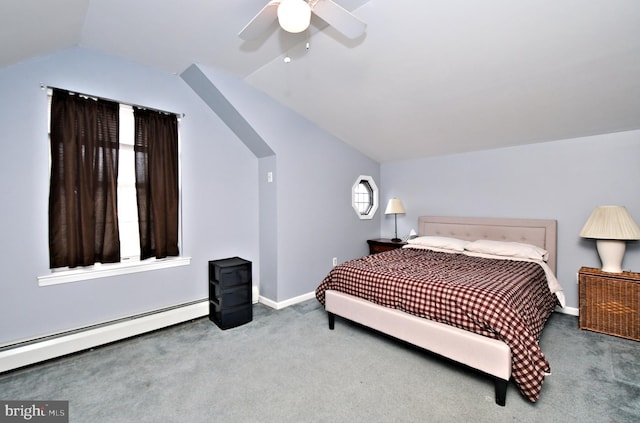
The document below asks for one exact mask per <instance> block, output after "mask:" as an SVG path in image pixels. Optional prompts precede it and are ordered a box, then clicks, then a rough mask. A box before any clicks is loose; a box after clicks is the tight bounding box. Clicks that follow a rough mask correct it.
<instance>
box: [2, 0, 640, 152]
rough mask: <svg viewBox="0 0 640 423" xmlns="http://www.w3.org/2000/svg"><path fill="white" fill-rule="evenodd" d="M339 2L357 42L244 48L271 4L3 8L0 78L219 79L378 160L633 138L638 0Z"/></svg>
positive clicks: (90, 0) (291, 39)
mask: <svg viewBox="0 0 640 423" xmlns="http://www.w3.org/2000/svg"><path fill="white" fill-rule="evenodd" d="M318 1H325V0H318ZM335 2H336V3H338V4H340V5H341V6H343V7H344V8H345V9H347V10H349V11H351V12H352V13H353V14H354V15H356V16H357V17H358V18H360V19H361V20H363V21H365V22H366V23H367V30H366V33H365V35H364V36H362V37H360V38H358V39H356V40H349V39H347V38H345V37H344V36H342V35H341V34H340V33H338V32H336V31H335V30H334V29H333V28H331V27H328V26H327V25H326V24H325V23H324V22H323V21H322V20H320V19H319V18H317V17H314V18H313V19H312V25H311V28H310V30H309V31H307V32H305V33H302V34H297V35H294V34H289V33H286V32H284V31H282V30H281V29H279V27H278V26H277V24H275V23H274V24H273V25H272V26H271V27H270V29H269V30H268V31H267V32H266V33H265V34H264V37H262V38H260V39H258V40H254V41H250V42H247V41H243V40H241V39H240V38H239V37H238V36H237V34H238V32H239V31H240V30H241V29H242V28H243V27H244V25H245V24H246V23H247V22H249V20H250V19H251V18H252V17H253V16H254V15H255V14H256V13H257V12H258V11H259V10H260V9H261V8H262V7H263V6H264V5H265V4H266V3H267V0H135V1H131V0H56V1H42V0H2V1H1V2H0V41H1V42H0V67H4V66H8V65H11V64H14V63H17V62H20V61H24V60H27V59H29V58H31V57H34V56H39V55H43V54H49V53H52V52H55V51H57V50H60V49H64V48H68V47H72V46H82V47H85V48H89V49H93V50H97V51H102V52H104V53H107V54H110V55H114V56H119V57H122V58H126V59H129V60H133V61H136V62H139V63H142V64H146V65H150V66H154V67H157V68H160V69H163V70H165V71H168V72H172V73H176V74H179V73H181V72H182V71H183V70H185V69H186V68H187V67H188V66H189V65H190V64H192V63H198V64H201V65H204V66H210V67H213V68H219V69H222V70H224V71H226V72H228V73H231V74H234V75H236V76H237V77H238V78H240V79H244V80H245V81H246V82H247V83H249V84H251V85H253V86H254V87H256V88H257V89H259V90H261V91H264V92H265V93H267V94H268V95H270V96H272V97H273V98H274V99H276V100H277V101H279V102H281V103H282V104H284V105H286V106H287V107H289V108H291V109H293V110H295V111H296V112H298V113H299V114H301V115H303V116H305V117H306V118H308V119H309V120H311V121H313V122H315V123H316V124H317V125H318V126H320V127H322V128H324V129H325V130H326V131H328V132H329V133H332V134H334V135H335V136H337V137H338V138H340V139H342V140H344V141H345V142H346V143H348V144H351V145H353V146H354V147H355V148H357V149H359V150H360V151H362V152H363V153H364V154H366V155H368V156H369V157H371V158H373V159H376V160H378V161H380V162H386V161H393V160H401V159H408V158H414V157H426V156H431V155H439V154H450V153H457V152H464V151H473V150H480V149H488V148H497V147H504V146H515V145H521V144H527V143H536V142H545V141H551V140H558V139H565V138H573V137H579V136H587V135H595V134H602V133H608V132H618V131H625V130H631V129H639V128H640V1H638V0H606V1H604V0H518V1H513V0H421V1H416V0H369V1H367V0H335ZM307 43H308V46H307ZM285 57H290V58H291V61H290V62H288V63H285V61H284V58H285Z"/></svg>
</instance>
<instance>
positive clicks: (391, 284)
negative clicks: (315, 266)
mask: <svg viewBox="0 0 640 423" xmlns="http://www.w3.org/2000/svg"><path fill="white" fill-rule="evenodd" d="M418 223H419V231H418V235H419V238H416V240H414V241H412V244H410V245H408V246H405V247H404V248H402V249H396V250H391V251H387V252H383V253H379V254H375V255H370V256H365V257H362V258H360V259H355V260H350V261H348V262H345V263H343V264H341V265H339V266H336V267H334V268H333V269H332V270H331V272H329V274H328V275H327V277H326V278H325V279H324V280H323V281H322V282H321V283H320V285H319V286H318V287H317V289H316V298H317V299H318V301H320V302H321V303H322V304H323V305H324V307H325V310H326V311H327V313H328V320H329V328H330V329H334V327H335V316H340V317H342V318H345V319H348V320H351V321H354V322H356V323H359V324H362V325H364V326H367V327H370V328H372V329H374V330H377V331H380V332H382V333H384V334H387V335H391V336H392V337H395V338H397V339H400V340H403V341H406V342H409V343H411V344H413V345H416V346H418V347H420V348H424V349H426V350H429V351H432V352H434V353H436V354H438V355H441V356H444V357H446V358H449V359H451V360H454V361H456V362H459V363H462V364H464V365H467V366H469V367H471V368H474V369H477V370H479V371H481V372H483V373H485V374H487V375H489V376H491V377H492V378H493V379H494V384H495V401H496V403H497V404H498V405H501V406H504V405H505V403H506V392H507V387H508V383H509V381H510V380H511V379H512V378H513V379H514V381H515V383H516V385H517V386H518V388H519V390H520V392H521V393H522V394H523V395H524V396H525V397H526V398H527V399H529V400H530V401H532V402H535V401H537V399H538V397H539V394H540V390H541V387H542V383H543V381H544V377H545V376H546V375H547V374H549V372H550V366H549V363H548V362H547V360H546V358H545V357H544V354H543V353H542V351H541V350H540V348H539V345H538V340H539V337H540V334H541V331H542V329H543V326H544V323H545V322H546V320H547V319H548V317H549V315H550V314H551V313H552V311H553V310H554V308H555V307H556V306H564V297H563V294H562V289H561V287H560V285H559V284H558V282H557V280H556V279H555V271H556V260H557V258H556V233H557V223H556V221H555V220H548V219H501V218H465V217H432V216H423V217H420V218H419V222H418ZM423 240H427V241H428V242H427V243H426V244H427V245H426V246H425V245H422V244H420V243H418V242H422V241H423ZM434 240H435V241H438V243H436V244H435V245H430V243H431V242H432V241H434ZM441 241H445V244H446V245H444V246H443V245H442V244H440V242H441ZM458 241H459V242H458ZM471 241H473V242H471ZM413 242H416V243H413ZM462 245H463V246H462ZM486 245H489V246H490V248H489V249H488V250H485V249H484V248H483V247H485V246H486ZM495 245H497V246H498V251H495V250H493V248H494V246H495ZM476 246H478V247H480V248H479V249H476V248H475V247H476ZM511 246H517V251H516V253H513V251H511ZM520 246H523V247H524V248H525V250H526V254H524V255H521V254H520V253H521V250H520ZM503 247H507V249H506V251H505V250H502V248H503ZM529 247H531V250H532V253H531V255H530V253H529V251H530V250H529V249H527V248H529ZM467 248H469V249H470V250H473V251H467V250H466V249H467ZM523 251H524V250H523ZM496 254H497V255H496ZM504 254H507V255H508V256H506V257H505V255H504ZM511 254H514V256H511ZM537 254H540V257H538V256H537ZM469 269H473V273H471V274H469V273H467V272H469ZM458 272H463V273H458ZM426 280H428V282H425V281H426ZM507 280H508V281H509V282H508V284H507V282H506V281H507ZM383 285H384V286H386V288H385V289H383V288H382V286H383ZM487 304H488V305H489V306H488V307H487Z"/></svg>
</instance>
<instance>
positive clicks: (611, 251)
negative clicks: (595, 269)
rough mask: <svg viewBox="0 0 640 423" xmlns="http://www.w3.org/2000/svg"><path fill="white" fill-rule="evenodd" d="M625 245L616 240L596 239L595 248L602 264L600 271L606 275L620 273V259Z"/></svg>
mask: <svg viewBox="0 0 640 423" xmlns="http://www.w3.org/2000/svg"><path fill="white" fill-rule="evenodd" d="M626 246H627V244H626V243H625V242H624V241H619V240H616V239H598V240H596V248H597V249H598V254H599V255H600V261H601V262H602V271H603V272H607V273H622V258H623V257H624V250H625V249H626Z"/></svg>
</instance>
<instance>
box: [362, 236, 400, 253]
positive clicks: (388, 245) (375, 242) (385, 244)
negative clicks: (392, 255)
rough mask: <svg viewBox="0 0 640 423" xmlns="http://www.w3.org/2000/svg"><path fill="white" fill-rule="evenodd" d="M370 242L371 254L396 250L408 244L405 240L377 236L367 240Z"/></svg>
mask: <svg viewBox="0 0 640 423" xmlns="http://www.w3.org/2000/svg"><path fill="white" fill-rule="evenodd" d="M367 244H369V254H377V253H382V252H383V251H389V250H395V249H396V248H402V247H404V246H405V245H407V243H406V242H403V241H399V242H396V241H392V240H390V239H389V238H377V239H369V240H367Z"/></svg>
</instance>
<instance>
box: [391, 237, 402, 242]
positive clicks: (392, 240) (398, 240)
mask: <svg viewBox="0 0 640 423" xmlns="http://www.w3.org/2000/svg"><path fill="white" fill-rule="evenodd" d="M400 241H402V240H401V239H400V238H391V242H400Z"/></svg>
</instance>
